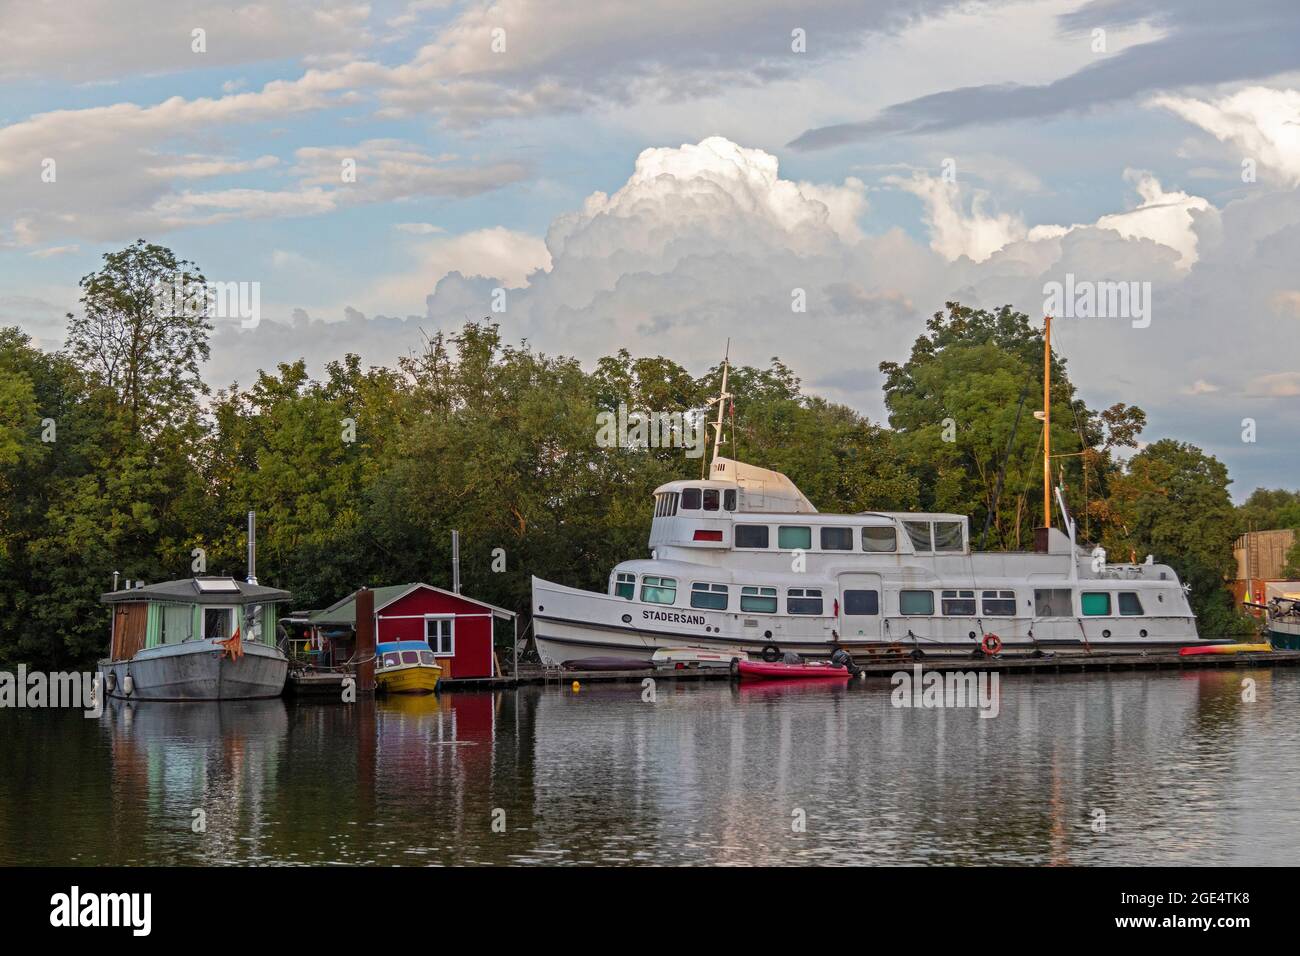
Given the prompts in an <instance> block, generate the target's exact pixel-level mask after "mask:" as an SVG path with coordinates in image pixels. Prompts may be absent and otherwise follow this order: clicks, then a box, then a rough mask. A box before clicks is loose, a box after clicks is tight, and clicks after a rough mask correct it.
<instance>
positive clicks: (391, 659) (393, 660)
mask: <svg viewBox="0 0 1300 956" xmlns="http://www.w3.org/2000/svg"><path fill="white" fill-rule="evenodd" d="M400 663H402V658H401V655H399V654H398V653H397V651H389V652H388V653H387V654H385V655H384V666H385V667H396V666H397V665H398V664H400Z"/></svg>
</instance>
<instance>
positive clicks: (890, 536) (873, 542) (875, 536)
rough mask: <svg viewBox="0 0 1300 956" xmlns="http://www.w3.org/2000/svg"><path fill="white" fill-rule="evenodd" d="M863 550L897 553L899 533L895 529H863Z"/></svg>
mask: <svg viewBox="0 0 1300 956" xmlns="http://www.w3.org/2000/svg"><path fill="white" fill-rule="evenodd" d="M862 550H863V551H882V552H883V551H897V550H898V532H897V531H895V530H894V528H893V527H888V528H863V529H862Z"/></svg>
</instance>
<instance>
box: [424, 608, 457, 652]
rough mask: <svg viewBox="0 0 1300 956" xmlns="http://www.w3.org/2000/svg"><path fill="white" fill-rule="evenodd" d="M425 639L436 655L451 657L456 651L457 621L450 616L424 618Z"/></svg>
mask: <svg viewBox="0 0 1300 956" xmlns="http://www.w3.org/2000/svg"><path fill="white" fill-rule="evenodd" d="M424 639H425V641H427V642H428V644H429V648H430V650H432V651H433V653H434V656H435V657H451V656H452V655H454V654H455V653H456V622H455V620H453V619H452V618H449V617H427V618H425V619H424Z"/></svg>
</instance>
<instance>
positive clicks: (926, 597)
mask: <svg viewBox="0 0 1300 956" xmlns="http://www.w3.org/2000/svg"><path fill="white" fill-rule="evenodd" d="M898 613H900V614H933V613H934V592H933V591H899V592H898Z"/></svg>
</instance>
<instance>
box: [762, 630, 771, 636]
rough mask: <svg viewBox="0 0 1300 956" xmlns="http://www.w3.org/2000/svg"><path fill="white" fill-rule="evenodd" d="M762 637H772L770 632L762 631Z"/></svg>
mask: <svg viewBox="0 0 1300 956" xmlns="http://www.w3.org/2000/svg"><path fill="white" fill-rule="evenodd" d="M763 636H764V637H771V636H772V632H771V631H764V632H763Z"/></svg>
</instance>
